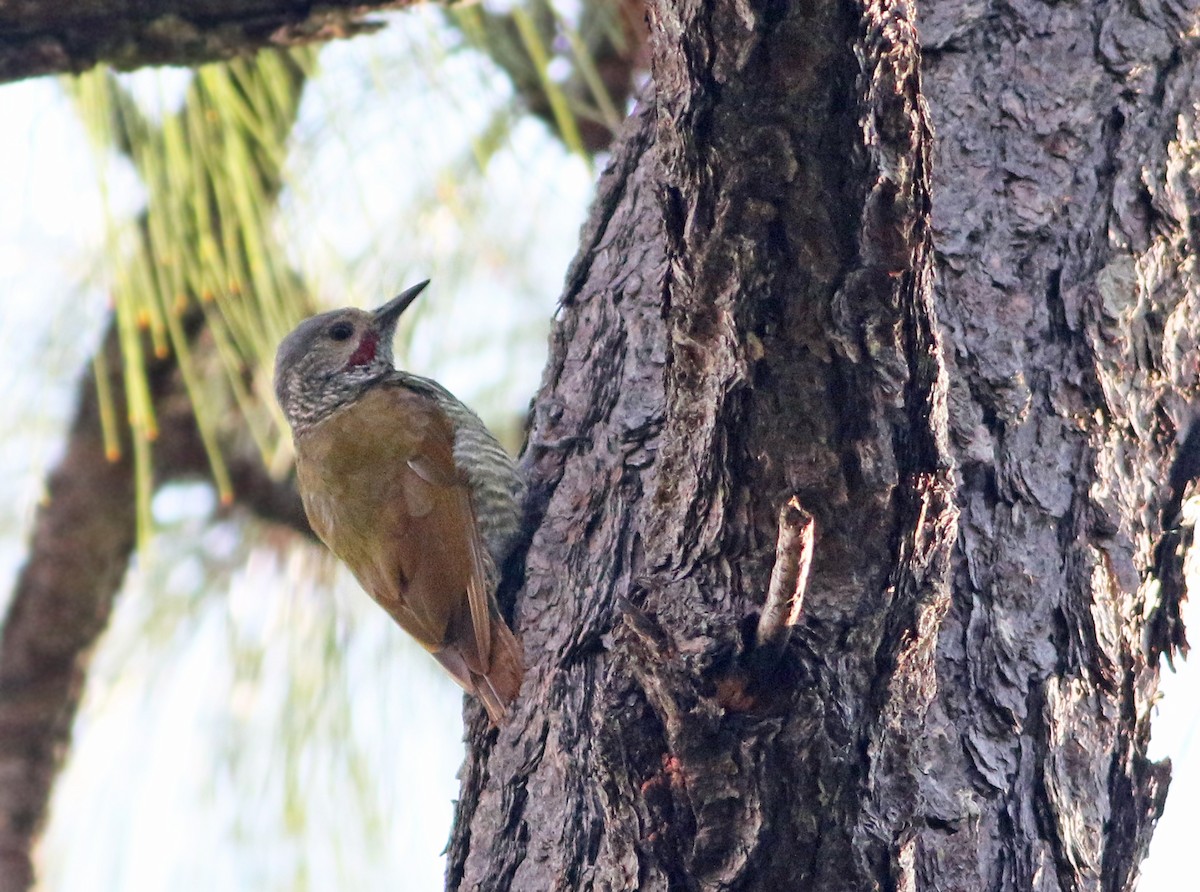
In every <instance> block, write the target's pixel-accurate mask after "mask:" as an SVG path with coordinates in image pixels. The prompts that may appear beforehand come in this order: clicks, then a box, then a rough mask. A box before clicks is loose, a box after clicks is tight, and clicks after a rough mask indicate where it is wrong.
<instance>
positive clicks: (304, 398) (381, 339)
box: [275, 280, 429, 433]
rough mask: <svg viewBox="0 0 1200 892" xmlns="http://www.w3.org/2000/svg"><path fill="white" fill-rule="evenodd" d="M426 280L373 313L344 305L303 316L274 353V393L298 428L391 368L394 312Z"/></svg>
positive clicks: (333, 409)
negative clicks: (341, 308) (328, 310)
mask: <svg viewBox="0 0 1200 892" xmlns="http://www.w3.org/2000/svg"><path fill="white" fill-rule="evenodd" d="M428 284H429V281H428V280H426V281H424V282H420V283H419V284H417V285H414V286H413V287H412V288H409V289H408V290H407V291H405V292H404V293H403V294H401V295H399V296H398V297H396V298H394V299H392V300H390V301H388V302H387V303H386V304H384V305H383V306H382V307H380V308H379V309H377V310H375V311H374V312H373V313H368V312H366V311H364V310H356V309H354V308H352V307H351V308H347V309H344V310H333V311H332V312H329V313H321V314H320V315H319V316H312V317H311V318H308V319H305V320H304V321H303V322H301V323H300V324H299V325H298V326H296V328H295V330H294V331H293V332H292V333H291V334H289V335H288V336H287V337H286V338H284V339H283V342H282V343H281V344H280V345H279V350H278V351H276V353H275V396H276V398H277V399H278V400H279V405H280V406H281V407H282V408H283V414H284V415H286V416H287V420H288V424H290V425H291V426H292V430H293V432H295V433H300V432H301V431H304V430H306V429H308V428H310V427H312V426H313V425H315V424H317V423H319V422H321V421H323V420H324V419H326V418H328V417H329V416H330V415H332V414H333V413H334V412H336V411H337V410H338V409H340V408H341V407H342V406H345V405H347V404H348V403H350V402H351V401H353V400H354V399H355V398H356V397H357V396H358V395H359V394H360V393H362V391H363V389H364V388H366V387H367V386H368V385H369V384H371V383H372V382H373V381H377V380H378V379H380V378H382V377H383V376H384V375H386V374H388V373H389V372H390V371H392V339H393V337H394V335H395V333H396V322H397V321H398V320H399V319H400V314H401V313H403V312H404V310H405V309H406V308H407V307H408V305H409V304H411V303H412V302H413V299H414V298H416V296H417V295H418V294H420V293H421V291H422V289H424V288H425V286H426V285H428Z"/></svg>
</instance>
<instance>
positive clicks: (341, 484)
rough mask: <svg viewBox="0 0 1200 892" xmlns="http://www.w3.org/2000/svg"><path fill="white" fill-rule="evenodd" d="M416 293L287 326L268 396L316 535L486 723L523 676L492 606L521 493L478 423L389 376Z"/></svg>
mask: <svg viewBox="0 0 1200 892" xmlns="http://www.w3.org/2000/svg"><path fill="white" fill-rule="evenodd" d="M428 284H429V283H428V282H427V281H426V282H421V283H420V284H418V285H415V286H413V287H412V288H409V289H408V290H407V291H405V292H404V293H403V294H401V295H400V296H399V297H397V298H395V299H394V300H391V301H389V302H388V303H386V304H384V305H383V306H382V307H380V308H379V309H378V310H376V311H375V312H373V313H368V312H365V311H363V310H358V309H353V308H348V309H343V310H334V311H333V312H329V313H322V314H321V315H319V316H313V317H311V318H309V319H306V320H305V321H304V322H302V323H300V325H299V326H297V327H296V329H295V330H294V331H293V332H292V333H291V334H289V335H288V336H287V337H286V338H284V340H283V342H282V343H281V344H280V345H279V351H278V353H277V354H276V358H275V393H276V396H277V397H278V399H279V404H280V405H281V406H282V407H283V411H284V414H285V415H286V416H287V420H288V423H289V424H290V425H291V428H292V437H293V439H294V441H295V446H296V472H297V477H298V479H299V483H300V494H301V496H302V498H303V500H304V509H305V512H306V513H307V514H308V520H309V523H311V524H312V527H313V529H314V530H315V531H316V533H317V535H318V536H320V537H321V540H322V541H323V542H324V543H325V544H326V545H328V546H329V549H330V550H331V551H332V552H333V553H334V554H336V555H337V556H338V557H339V558H341V560H342V561H344V562H345V563H346V565H347V566H348V567H349V568H350V569H351V570H352V571H353V573H354V575H355V577H356V578H357V579H358V581H359V583H360V584H361V585H362V587H363V588H364V589H366V591H367V593H368V594H370V595H371V597H372V598H374V599H375V600H376V602H378V603H379V605H380V606H381V607H383V609H384V610H386V611H387V612H388V613H389V614H390V615H391V617H392V619H394V620H395V621H396V622H397V623H399V624H400V626H401V628H403V629H404V630H405V631H407V632H408V633H409V634H410V635H412V636H413V637H414V638H416V639H417V641H418V642H420V644H421V645H422V646H423V647H424V648H425V649H426V650H428V651H429V652H430V653H432V654H433V656H434V657H435V658H436V659H437V660H438V662H440V663H441V664H442V666H444V667H445V668H446V670H447V671H448V672H449V673H450V674H451V675H452V676H453V677H454V680H455V681H457V682H458V683H459V684H460V685H462V687H463V688H464V689H465V690H466V691H467V692H468V693H470V694H473V695H474V696H476V697H478V698H479V700H480V701H481V702H482V703H483V705H484V708H485V709H486V710H487V713H488V716H489V718H490V719H491V720H492V724H499V723H500V720H501V719H502V718H503V716H504V712H505V709H506V707H507V706H508V704H509V703H511V702H512V701H513V699H514V698H515V697H516V696H517V691H518V690H519V689H520V687H521V678H522V675H523V673H524V668H523V663H522V658H521V646H520V644H519V643H518V642H517V640H516V638H515V637H514V636H513V633H512V632H511V631H510V630H509V628H508V625H507V624H506V623H505V621H504V619H503V618H502V617H501V615H500V613H499V610H498V608H497V606H496V601H495V592H496V585H497V583H498V580H499V575H500V573H499V568H500V567H501V565H502V563H503V561H504V558H505V557H506V555H507V553H508V550H509V547H510V544H511V542H512V539H513V537H514V535H515V534H516V532H517V529H518V526H519V524H520V501H521V497H522V494H523V489H524V485H523V483H522V481H521V478H520V476H519V474H518V472H517V470H516V468H515V467H514V465H513V462H512V459H510V458H509V456H508V454H507V453H506V452H505V451H504V448H503V447H502V446H501V445H500V444H499V443H498V442H497V441H496V438H495V437H493V436H492V435H491V433H490V432H489V431H488V429H487V428H486V427H484V425H483V422H482V421H480V420H479V416H477V415H476V414H475V413H474V412H472V411H471V410H470V409H468V408H467V407H466V406H465V405H463V404H462V403H461V402H459V400H458V399H457V398H455V397H454V396H453V395H452V394H451V393H450V392H449V391H447V390H446V389H445V388H444V387H442V386H441V385H440V384H438V383H437V382H435V381H431V380H429V379H428V378H422V377H420V376H419V375H413V374H410V373H408V372H403V371H399V370H397V369H396V368H395V367H394V366H393V362H392V338H393V335H394V334H395V331H396V322H397V320H398V319H399V318H400V314H401V313H403V312H404V310H405V308H407V307H408V305H409V304H410V303H412V301H413V299H414V298H416V296H417V295H418V294H419V293H420V292H421V291H422V289H424V288H425V286H426V285H428Z"/></svg>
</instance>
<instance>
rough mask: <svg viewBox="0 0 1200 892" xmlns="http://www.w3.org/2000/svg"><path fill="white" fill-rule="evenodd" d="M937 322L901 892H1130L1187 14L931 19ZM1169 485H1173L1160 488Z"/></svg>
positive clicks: (1186, 95) (1159, 511) (1160, 528)
mask: <svg viewBox="0 0 1200 892" xmlns="http://www.w3.org/2000/svg"><path fill="white" fill-rule="evenodd" d="M923 16H924V19H923V22H922V25H923V36H924V41H925V54H926V79H925V84H926V95H927V97H928V99H929V102H930V105H931V108H932V115H933V118H934V122H935V129H936V131H937V134H938V142H937V147H938V148H937V152H936V153H935V157H936V158H937V159H938V164H937V166H936V167H935V190H934V196H935V200H934V208H935V243H936V245H937V248H938V255H939V257H938V259H939V262H938V286H937V306H938V315H939V318H940V320H941V321H942V323H943V325H944V326H945V330H946V335H947V338H946V339H947V344H948V348H949V349H948V350H947V359H948V363H949V369H950V381H951V399H950V407H951V408H950V418H951V430H952V442H953V445H954V451H955V455H956V458H957V462H958V466H959V481H958V483H959V487H958V503H959V505H960V508H961V511H962V515H961V531H962V532H961V537H960V540H959V543H958V548H957V550H956V554H955V561H954V605H953V609H952V610H951V612H950V614H949V616H948V617H947V619H946V623H945V625H944V626H943V629H942V634H941V638H940V646H939V676H940V677H941V678H943V679H944V680H945V681H944V683H943V684H942V685H941V686H940V690H941V696H940V697H939V698H938V701H937V706H936V709H935V710H934V712H933V713H932V714H931V717H930V723H929V729H928V733H927V740H928V747H927V750H926V753H925V755H924V758H925V759H926V760H927V762H928V763H929V764H931V765H935V766H937V773H936V774H935V775H931V776H930V777H929V778H928V782H927V784H926V785H925V789H924V791H923V792H924V795H925V797H926V799H927V801H928V803H929V806H928V809H927V820H926V826H925V827H923V828H921V829H920V830H919V833H918V835H917V839H916V859H917V862H918V875H919V876H920V877H921V878H922V879H923V880H924V881H925V883H931V882H933V878H934V877H937V878H939V880H938V881H939V882H940V883H941V885H942V886H944V887H946V888H1006V889H1007V888H1014V889H1029V888H1037V889H1104V890H1118V889H1128V888H1130V887H1131V886H1132V883H1133V879H1134V875H1135V871H1136V868H1137V864H1138V862H1139V861H1140V859H1141V857H1142V856H1143V855H1144V853H1145V850H1146V846H1147V844H1148V841H1149V833H1150V830H1151V828H1152V826H1153V819H1154V818H1155V817H1157V815H1158V814H1159V812H1160V810H1161V806H1162V798H1163V796H1164V795H1165V788H1166V780H1167V776H1168V773H1169V772H1168V766H1166V765H1155V764H1152V763H1150V762H1148V761H1147V759H1146V755H1145V754H1146V745H1147V742H1148V738H1149V720H1150V707H1151V703H1152V702H1153V699H1154V696H1155V691H1156V685H1157V662H1158V655H1159V654H1160V653H1162V652H1164V651H1167V652H1169V651H1170V650H1171V649H1173V648H1175V647H1178V646H1180V645H1182V643H1183V637H1182V627H1181V626H1180V625H1179V623H1178V603H1177V601H1178V597H1179V596H1180V594H1181V590H1180V587H1179V586H1178V585H1176V586H1174V587H1171V586H1167V587H1164V588H1163V589H1162V591H1161V592H1158V591H1156V589H1157V588H1158V580H1157V579H1156V578H1155V576H1154V574H1155V572H1156V569H1157V572H1158V574H1159V575H1160V576H1161V577H1163V578H1164V579H1168V580H1169V579H1171V578H1172V577H1174V578H1176V579H1177V578H1178V577H1177V572H1178V569H1179V559H1180V555H1179V554H1178V553H1177V551H1176V549H1174V548H1170V549H1168V551H1169V552H1171V553H1170V554H1163V555H1162V560H1160V561H1158V562H1157V565H1158V566H1157V568H1156V560H1155V542H1156V540H1158V539H1159V537H1160V536H1162V534H1163V532H1164V525H1166V526H1167V527H1168V528H1172V527H1173V528H1174V529H1168V532H1169V533H1170V534H1171V536H1172V537H1174V538H1176V539H1179V538H1180V537H1181V534H1182V533H1183V531H1180V530H1179V529H1178V523H1179V519H1178V516H1177V514H1178V507H1179V501H1178V499H1179V498H1180V497H1181V496H1182V494H1183V490H1184V489H1185V488H1186V482H1185V481H1186V478H1187V477H1188V476H1191V475H1192V474H1194V470H1192V471H1186V469H1183V467H1182V465H1181V466H1180V469H1181V470H1185V473H1184V474H1183V475H1182V476H1181V475H1179V474H1178V473H1177V474H1176V475H1174V476H1175V477H1176V479H1175V480H1174V481H1172V480H1171V477H1172V475H1171V473H1170V463H1171V460H1172V456H1173V455H1174V453H1175V449H1176V443H1177V439H1180V434H1181V433H1182V432H1184V431H1186V429H1187V428H1188V426H1189V425H1190V423H1191V417H1190V415H1191V410H1190V409H1189V402H1190V401H1191V400H1192V399H1194V396H1195V392H1196V384H1197V355H1198V354H1197V351H1196V347H1197V344H1196V341H1195V335H1194V332H1195V331H1196V330H1197V324H1198V323H1200V317H1198V316H1197V307H1196V297H1195V295H1196V293H1197V292H1196V287H1195V282H1194V270H1193V263H1192V261H1190V260H1189V259H1188V257H1189V256H1193V255H1194V250H1195V244H1194V241H1193V239H1194V235H1193V231H1194V225H1195V224H1194V219H1195V218H1194V213H1195V208H1196V197H1197V193H1196V186H1195V175H1194V173H1191V171H1194V170H1195V169H1196V168H1195V146H1194V142H1192V136H1191V134H1192V133H1193V132H1194V127H1195V110H1194V107H1193V101H1194V97H1195V95H1196V92H1197V86H1198V83H1197V53H1196V47H1195V44H1194V42H1192V41H1188V40H1186V39H1184V38H1183V36H1182V35H1183V34H1185V33H1186V31H1187V29H1188V27H1190V25H1189V24H1188V22H1189V21H1190V17H1191V16H1194V12H1188V11H1186V10H1185V8H1184V6H1183V5H1179V6H1175V5H1173V4H1170V3H1168V4H1162V5H1156V6H1153V7H1141V6H1137V5H1124V4H1106V3H1099V2H1095V3H1091V2H1089V3H1082V4H1075V5H1066V6H1046V5H1042V4H1039V3H1030V2H1015V3H1009V4H1005V5H1004V7H1003V9H1002V11H1001V12H999V13H998V15H997V16H996V17H995V18H993V17H991V16H990V15H989V16H987V17H985V14H984V11H983V9H982V8H981V7H975V8H969V7H966V6H963V5H962V4H957V3H949V2H943V0H934V2H932V3H930V4H929V5H928V6H927V7H925V8H924V10H923ZM1169 482H1173V483H1174V485H1173V486H1172V485H1168V483H1169Z"/></svg>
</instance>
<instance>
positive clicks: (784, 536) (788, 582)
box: [754, 496, 816, 651]
mask: <svg viewBox="0 0 1200 892" xmlns="http://www.w3.org/2000/svg"><path fill="white" fill-rule="evenodd" d="M815 526H816V524H814V523H813V518H812V515H811V514H809V513H808V512H807V511H805V510H804V508H803V507H801V505H800V501H799V500H798V499H797V498H796V497H795V496H793V497H792V498H790V499H788V502H787V504H786V505H784V506H783V507H782V508H780V509H779V541H778V542H776V543H775V566H774V567H772V568H771V584H770V587H769V588H768V589H767V601H766V603H765V604H763V610H762V615H761V616H759V618H758V628H757V629H756V630H755V633H754V638H755V642H756V646H757V647H764V648H766V649H767V650H771V651H782V650H783V648H784V646H786V644H787V641H788V637H789V636H790V635H791V634H792V627H793V626H795V625H796V623H798V622H799V621H800V612H801V611H802V610H803V609H804V592H805V591H806V590H807V589H808V571H809V570H810V569H812V554H813V528H814V527H815Z"/></svg>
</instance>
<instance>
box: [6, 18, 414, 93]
mask: <svg viewBox="0 0 1200 892" xmlns="http://www.w3.org/2000/svg"><path fill="white" fill-rule="evenodd" d="M412 2H413V0H381V2H365V3H364V2H362V0H353V2H347V0H325V2H323V3H321V4H313V3H306V2H297V0H156V2H142V3H130V2H128V0H88V2H82V3H81V2H75V3H63V2H61V0H22V2H16V3H4V4H0V83H3V82H4V81H13V80H20V79H21V78H26V77H36V76H38V75H43V74H71V73H74V74H78V73H79V72H82V71H87V70H88V69H89V68H91V67H92V66H93V65H96V64H97V63H99V62H105V63H107V64H109V65H112V66H113V67H114V68H117V69H120V70H129V69H133V68H140V67H142V66H145V65H199V64H200V63H202V62H215V61H219V60H222V59H231V58H233V57H234V56H239V55H247V54H249V53H253V52H255V51H257V50H260V49H264V48H266V47H275V48H277V49H281V48H285V47H291V46H301V45H303V44H306V43H312V42H314V41H319V40H330V39H333V38H339V37H353V36H354V35H356V34H363V33H368V32H371V31H374V30H377V29H378V28H380V27H382V25H381V24H380V23H378V22H372V21H370V20H368V19H367V18H366V16H367V15H369V14H370V13H371V12H372V11H375V10H381V9H395V8H399V7H404V6H409V5H411V4H412Z"/></svg>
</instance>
